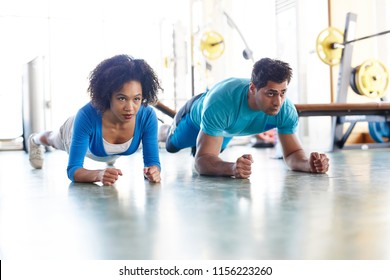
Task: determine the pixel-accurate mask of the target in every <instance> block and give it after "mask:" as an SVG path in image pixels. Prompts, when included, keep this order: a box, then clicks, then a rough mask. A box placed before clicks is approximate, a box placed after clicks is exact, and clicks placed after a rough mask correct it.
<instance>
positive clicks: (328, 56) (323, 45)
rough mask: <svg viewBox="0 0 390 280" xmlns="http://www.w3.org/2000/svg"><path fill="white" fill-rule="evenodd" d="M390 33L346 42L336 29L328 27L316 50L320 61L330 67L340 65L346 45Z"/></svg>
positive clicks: (320, 35)
mask: <svg viewBox="0 0 390 280" xmlns="http://www.w3.org/2000/svg"><path fill="white" fill-rule="evenodd" d="M388 33H390V30H386V31H383V32H379V33H376V34H372V35H368V36H364V37H361V38H358V39H353V40H349V41H345V42H344V34H343V32H341V31H340V30H339V29H337V28H335V27H332V26H330V27H328V28H325V29H324V30H322V31H321V32H320V33H319V34H318V37H317V41H316V50H317V54H318V56H319V57H320V59H321V60H322V61H323V62H325V63H326V64H328V65H331V66H333V65H337V64H340V61H341V57H342V50H343V49H344V48H345V46H346V45H348V44H351V43H354V42H358V41H361V40H365V39H369V38H374V37H377V36H382V35H385V34H388Z"/></svg>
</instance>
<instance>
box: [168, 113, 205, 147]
mask: <svg viewBox="0 0 390 280" xmlns="http://www.w3.org/2000/svg"><path fill="white" fill-rule="evenodd" d="M198 134H199V128H197V127H196V126H195V125H194V124H193V123H192V121H191V119H190V115H189V114H186V115H185V116H183V117H182V118H181V119H180V120H179V121H178V123H176V122H175V120H174V122H173V124H172V126H171V127H170V130H169V132H168V137H167V141H166V144H165V147H166V149H167V151H168V152H170V153H176V152H178V151H180V150H181V149H185V148H190V147H195V146H196V138H197V137H198Z"/></svg>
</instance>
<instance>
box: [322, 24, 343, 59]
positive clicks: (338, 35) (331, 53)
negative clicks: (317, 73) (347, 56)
mask: <svg viewBox="0 0 390 280" xmlns="http://www.w3.org/2000/svg"><path fill="white" fill-rule="evenodd" d="M343 40H344V34H343V32H341V31H340V30H339V29H337V28H335V27H328V28H326V29H324V30H323V31H321V32H320V34H318V37H317V41H316V42H317V43H316V50H317V54H318V56H319V58H320V59H321V60H322V61H323V62H325V63H326V64H328V65H331V66H333V65H337V64H339V63H340V60H341V56H342V51H343V50H342V49H341V48H332V45H333V43H335V42H337V43H340V44H341V43H342V42H343Z"/></svg>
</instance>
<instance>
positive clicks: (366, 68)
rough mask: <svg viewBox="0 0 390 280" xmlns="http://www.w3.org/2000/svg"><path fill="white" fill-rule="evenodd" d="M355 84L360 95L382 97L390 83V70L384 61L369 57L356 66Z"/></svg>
mask: <svg viewBox="0 0 390 280" xmlns="http://www.w3.org/2000/svg"><path fill="white" fill-rule="evenodd" d="M355 84H356V88H357V90H358V92H359V94H360V95H365V96H367V97H370V98H381V97H383V96H384V95H385V93H386V90H387V87H388V85H389V72H388V71H387V69H386V66H385V65H384V64H383V63H382V62H380V61H378V60H374V59H368V60H366V61H365V62H363V63H362V64H361V65H359V66H358V67H356V73H355Z"/></svg>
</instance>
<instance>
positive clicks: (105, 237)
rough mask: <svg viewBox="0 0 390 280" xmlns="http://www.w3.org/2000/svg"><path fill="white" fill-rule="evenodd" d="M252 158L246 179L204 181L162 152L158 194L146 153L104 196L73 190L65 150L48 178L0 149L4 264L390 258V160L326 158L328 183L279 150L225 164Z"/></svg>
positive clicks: (179, 158) (383, 152)
mask: <svg viewBox="0 0 390 280" xmlns="http://www.w3.org/2000/svg"><path fill="white" fill-rule="evenodd" d="M248 152H250V153H252V154H253V156H254V158H255V163H254V165H253V170H254V174H253V175H252V176H251V178H250V179H249V180H237V179H230V178H222V177H204V176H199V175H197V174H196V173H195V172H194V171H193V166H192V164H193V158H192V157H191V156H190V151H189V150H184V151H181V152H179V153H177V154H168V153H166V152H165V151H164V150H163V149H161V163H162V166H163V171H162V182H161V183H160V184H150V183H149V182H147V181H144V179H143V176H142V153H141V152H140V151H139V152H137V153H136V154H135V155H133V156H130V157H122V158H120V159H119V160H118V161H117V163H116V167H117V168H120V169H122V171H123V174H124V175H123V176H122V177H121V178H120V179H119V180H118V182H117V184H116V185H115V187H103V186H100V185H99V184H73V183H71V182H70V181H69V180H68V178H67V176H66V163H67V155H66V153H64V152H62V151H52V152H47V153H46V154H45V164H44V168H43V169H42V170H33V169H32V168H31V167H30V165H29V163H28V155H27V154H26V153H24V152H23V151H1V152H0V258H1V259H20V258H30V259H144V260H163V259H169V260H190V259H199V260H208V259H211V260H216V259H230V260H231V259H270V260H271V259H272V260H284V259H295V260H308V259H312V260H317V259H321V260H333V259H337V260H345V259H351V260H356V259H362V260H367V259H390V183H389V177H388V176H389V168H388V167H389V166H390V157H389V152H390V150H388V149H370V150H343V151H339V152H334V153H329V154H328V155H329V157H330V160H331V168H330V171H329V172H328V174H324V175H313V174H308V173H299V172H292V171H290V170H288V169H287V168H286V166H285V165H284V162H283V161H282V160H280V159H274V158H273V157H274V155H275V149H273V148H271V149H270V148H268V149H256V148H252V147H250V146H245V145H244V146H233V147H229V148H228V149H227V150H226V151H225V152H224V153H223V154H222V157H223V158H224V159H226V160H231V161H234V160H235V159H236V158H237V157H238V156H240V155H242V154H243V153H248ZM86 167H89V168H95V167H96V168H104V165H103V164H102V163H95V162H92V161H89V160H87V165H86Z"/></svg>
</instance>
